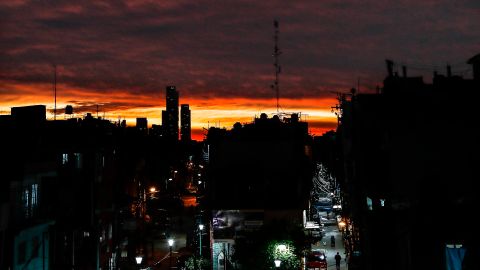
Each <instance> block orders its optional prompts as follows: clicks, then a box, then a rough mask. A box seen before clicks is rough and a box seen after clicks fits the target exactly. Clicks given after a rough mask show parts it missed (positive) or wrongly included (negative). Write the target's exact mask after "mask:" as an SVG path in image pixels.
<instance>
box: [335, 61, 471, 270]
mask: <svg viewBox="0 0 480 270" xmlns="http://www.w3.org/2000/svg"><path fill="white" fill-rule="evenodd" d="M392 65H393V62H391V61H390V62H387V70H388V76H387V78H386V79H385V80H384V87H383V89H382V91H380V92H379V93H377V94H356V95H355V94H353V95H350V96H346V95H344V96H343V97H342V100H341V118H340V125H339V127H338V130H337V132H338V135H339V138H340V139H341V142H342V145H343V157H342V159H343V161H344V164H343V168H344V169H345V171H344V173H342V174H341V175H343V177H342V178H343V179H340V180H342V182H343V183H342V184H343V186H344V187H346V190H345V194H344V196H345V198H344V201H345V202H346V205H344V208H343V209H344V215H345V216H346V217H349V219H348V221H349V226H348V228H349V230H348V231H347V238H346V239H347V250H349V251H350V254H351V255H350V258H351V259H352V261H351V263H350V264H349V269H399V270H400V269H427V268H428V269H432V268H436V269H445V268H446V262H447V261H448V260H449V258H448V256H446V255H445V254H446V250H448V248H449V247H450V246H453V245H456V247H457V248H458V247H459V246H462V248H463V249H464V251H466V253H465V262H464V267H465V268H464V269H467V266H468V269H479V268H480V267H479V262H478V260H476V259H475V260H470V261H469V259H467V258H468V257H470V258H472V257H476V255H478V253H476V252H478V243H479V242H478V240H479V236H478V233H477V231H476V228H475V226H474V225H473V226H471V225H466V224H465V223H463V222H461V221H460V220H462V218H461V217H471V216H472V215H473V214H474V213H476V212H477V211H478V206H479V205H480V201H479V197H478V195H477V194H476V191H475V190H476V189H475V188H474V185H475V183H476V182H477V181H478V179H479V178H478V172H477V171H476V167H477V165H478V163H479V161H480V159H479V157H478V153H480V141H479V138H480V129H479V128H478V125H477V124H476V123H477V122H478V119H479V118H480V112H479V111H478V109H477V108H478V105H477V103H478V100H479V98H480V91H479V89H480V84H479V82H478V80H475V79H474V80H469V79H463V78H462V77H460V76H455V75H452V70H451V69H450V68H447V76H443V75H439V74H438V73H437V74H435V76H434V78H433V83H432V84H426V83H424V82H423V79H422V78H421V77H407V76H406V72H405V76H402V77H400V76H398V75H397V74H394V73H393V72H392V69H393V68H392ZM458 104H461V106H457V105H458ZM458 110H460V113H456V111H458ZM458 218H460V219H459V220H458Z"/></svg>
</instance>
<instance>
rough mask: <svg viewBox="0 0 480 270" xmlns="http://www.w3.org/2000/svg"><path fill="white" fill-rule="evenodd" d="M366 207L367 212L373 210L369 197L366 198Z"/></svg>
mask: <svg viewBox="0 0 480 270" xmlns="http://www.w3.org/2000/svg"><path fill="white" fill-rule="evenodd" d="M367 207H368V210H373V207H372V199H370V198H369V197H367Z"/></svg>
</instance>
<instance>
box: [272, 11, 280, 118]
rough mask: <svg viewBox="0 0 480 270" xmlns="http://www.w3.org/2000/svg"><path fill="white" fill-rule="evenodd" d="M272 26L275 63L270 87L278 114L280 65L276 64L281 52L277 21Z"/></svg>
mask: <svg viewBox="0 0 480 270" xmlns="http://www.w3.org/2000/svg"><path fill="white" fill-rule="evenodd" d="M273 26H274V27H275V35H274V40H275V47H274V49H273V57H275V62H274V64H273V65H274V66H275V82H274V84H273V85H272V86H271V87H272V88H273V89H274V90H275V93H276V94H277V114H278V113H279V111H280V110H279V108H280V104H279V99H280V89H279V79H278V76H279V74H280V71H281V67H280V64H279V63H278V57H279V56H280V54H282V52H281V51H280V49H279V48H278V21H277V20H274V21H273Z"/></svg>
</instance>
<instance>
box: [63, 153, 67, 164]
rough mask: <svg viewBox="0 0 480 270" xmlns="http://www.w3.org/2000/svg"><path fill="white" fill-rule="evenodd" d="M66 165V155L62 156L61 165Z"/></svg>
mask: <svg viewBox="0 0 480 270" xmlns="http://www.w3.org/2000/svg"><path fill="white" fill-rule="evenodd" d="M67 163H68V154H62V164H63V165H65V164H67Z"/></svg>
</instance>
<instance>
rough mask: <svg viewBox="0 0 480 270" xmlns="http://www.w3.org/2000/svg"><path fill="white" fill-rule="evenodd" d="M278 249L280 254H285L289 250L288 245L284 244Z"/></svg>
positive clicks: (278, 246)
mask: <svg viewBox="0 0 480 270" xmlns="http://www.w3.org/2000/svg"><path fill="white" fill-rule="evenodd" d="M277 249H278V251H280V252H285V251H286V250H287V245H284V244H280V245H277Z"/></svg>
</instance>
